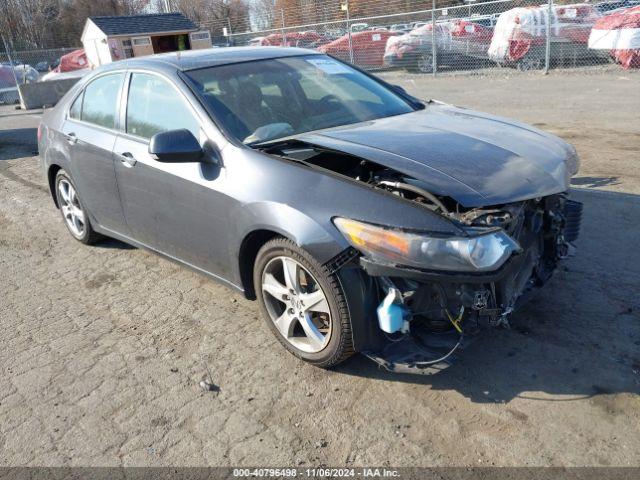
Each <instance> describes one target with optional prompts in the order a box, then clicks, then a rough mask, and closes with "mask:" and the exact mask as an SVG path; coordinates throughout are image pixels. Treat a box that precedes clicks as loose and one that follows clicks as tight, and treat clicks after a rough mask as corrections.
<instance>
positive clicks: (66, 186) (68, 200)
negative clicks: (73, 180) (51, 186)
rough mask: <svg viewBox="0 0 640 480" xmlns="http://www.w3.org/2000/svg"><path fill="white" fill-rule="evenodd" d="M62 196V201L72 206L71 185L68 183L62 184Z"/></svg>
mask: <svg viewBox="0 0 640 480" xmlns="http://www.w3.org/2000/svg"><path fill="white" fill-rule="evenodd" d="M60 195H61V196H62V200H64V203H66V204H67V205H70V204H71V197H70V196H69V184H68V183H67V182H60Z"/></svg>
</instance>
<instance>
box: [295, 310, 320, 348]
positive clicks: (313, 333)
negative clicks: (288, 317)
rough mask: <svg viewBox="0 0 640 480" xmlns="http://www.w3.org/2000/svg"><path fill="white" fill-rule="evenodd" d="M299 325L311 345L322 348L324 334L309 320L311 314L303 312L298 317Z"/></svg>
mask: <svg viewBox="0 0 640 480" xmlns="http://www.w3.org/2000/svg"><path fill="white" fill-rule="evenodd" d="M299 321H300V325H301V326H302V329H303V330H304V333H305V335H306V336H307V338H308V339H309V343H310V344H311V346H312V347H314V348H316V349H319V348H322V345H323V343H324V335H322V333H320V331H319V330H318V328H317V327H316V326H315V325H314V324H313V322H312V321H311V316H310V315H309V314H308V313H305V314H304V316H303V317H302V318H300V319H299Z"/></svg>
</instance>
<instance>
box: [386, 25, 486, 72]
mask: <svg viewBox="0 0 640 480" xmlns="http://www.w3.org/2000/svg"><path fill="white" fill-rule="evenodd" d="M492 34H493V32H492V30H491V29H490V28H487V27H484V26H482V25H479V24H477V23H473V22H469V21H467V20H460V19H456V20H450V21H439V22H438V23H436V33H435V35H433V25H432V24H431V23H427V24H425V25H423V26H422V27H419V28H417V29H415V30H412V31H411V32H409V33H408V34H405V35H402V36H399V37H396V38H390V39H389V40H388V42H387V45H386V48H385V53H384V62H385V65H388V66H394V67H400V68H405V69H407V70H409V71H413V72H418V73H431V72H432V71H433V65H434V61H433V40H434V37H435V42H436V47H437V62H438V65H439V66H454V67H455V66H469V65H470V63H471V62H473V61H475V60H478V59H480V60H486V59H487V58H488V56H487V49H488V47H489V44H490V42H491V37H492Z"/></svg>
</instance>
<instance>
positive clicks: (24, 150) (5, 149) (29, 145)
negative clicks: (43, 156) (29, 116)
mask: <svg viewBox="0 0 640 480" xmlns="http://www.w3.org/2000/svg"><path fill="white" fill-rule="evenodd" d="M37 136H38V129H37V128H14V129H12V130H0V160H15V159H17V158H23V157H33V156H34V155H37V154H38V141H37Z"/></svg>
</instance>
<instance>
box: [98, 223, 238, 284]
mask: <svg viewBox="0 0 640 480" xmlns="http://www.w3.org/2000/svg"><path fill="white" fill-rule="evenodd" d="M92 226H93V229H94V230H95V231H96V232H98V233H101V234H103V235H105V236H107V237H111V238H115V239H116V240H120V241H121V242H124V243H127V244H129V245H132V246H134V247H137V248H142V249H144V250H147V251H148V252H151V253H155V254H156V255H158V256H160V257H162V258H164V259H166V260H170V261H172V262H174V263H177V264H178V265H181V266H183V267H187V268H188V269H189V270H192V271H194V272H196V273H199V274H201V275H204V276H205V277H207V278H210V279H212V280H214V281H216V282H218V283H220V284H222V285H224V286H225V287H229V288H231V289H233V290H236V291H237V292H239V293H242V294H244V289H243V288H242V287H240V286H239V285H236V284H235V283H233V282H231V281H229V280H227V279H226V278H222V277H220V276H218V275H216V274H214V273H211V272H209V271H207V270H204V269H202V268H200V267H197V266H195V265H193V264H191V263H189V262H185V261H184V260H181V259H179V258H176V257H174V256H172V255H169V254H168V253H164V252H162V251H160V250H156V249H154V248H152V247H150V246H148V245H145V244H144V243H141V242H138V241H137V240H134V239H132V238H130V237H127V236H126V235H123V234H121V233H118V232H114V231H113V230H109V229H108V228H104V227H102V226H100V225H95V224H94V225H92Z"/></svg>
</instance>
